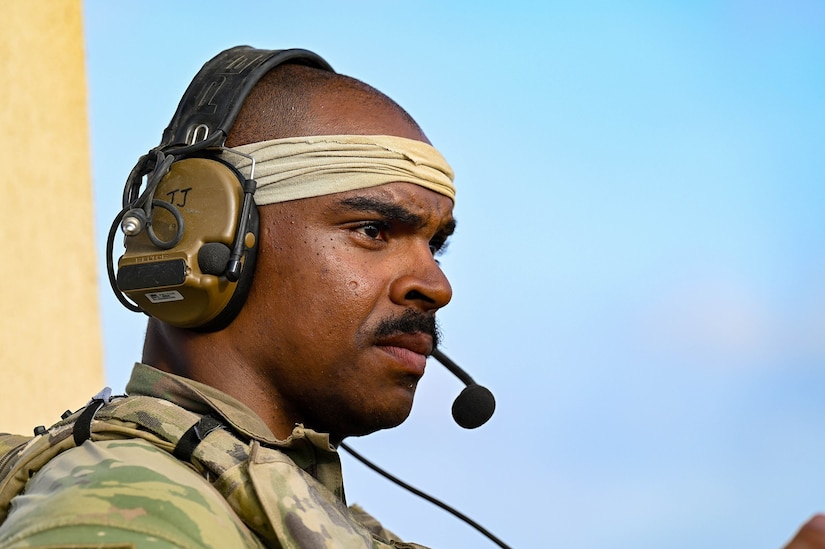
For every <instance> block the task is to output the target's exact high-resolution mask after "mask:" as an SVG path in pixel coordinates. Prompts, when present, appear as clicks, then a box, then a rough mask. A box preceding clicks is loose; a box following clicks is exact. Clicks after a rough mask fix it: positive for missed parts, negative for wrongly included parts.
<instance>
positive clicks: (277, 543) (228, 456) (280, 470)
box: [0, 364, 421, 549]
mask: <svg viewBox="0 0 825 549" xmlns="http://www.w3.org/2000/svg"><path fill="white" fill-rule="evenodd" d="M126 391H127V393H128V394H129V396H128V397H118V398H114V399H111V401H109V402H108V403H105V404H104V403H103V401H93V402H99V403H100V405H101V407H100V408H99V410H97V412H95V413H94V416H93V419H90V418H91V414H89V413H87V414H86V416H85V417H86V419H85V420H84V419H83V417H84V416H83V410H80V411H78V412H76V413H75V414H73V415H71V416H69V417H67V418H65V419H64V420H63V421H60V422H58V423H56V424H55V425H54V426H52V427H51V428H50V429H49V430H48V431H47V432H46V433H44V434H41V435H39V436H36V437H34V438H33V439H31V440H29V439H28V438H27V437H13V436H8V437H7V438H5V439H4V440H5V443H6V446H7V448H6V450H7V453H6V457H5V459H3V460H2V461H0V475H2V478H0V520H3V519H5V520H4V521H3V523H2V525H0V548H7V547H8V548H12V547H14V548H17V547H43V548H58V547H106V548H118V549H119V548H124V549H125V548H134V547H141V548H142V547H152V548H170V547H180V548H206V547H214V548H222V549H225V548H236V547H237V548H246V547H281V548H318V549H329V548H333V547H335V548H390V547H395V548H399V549H400V548H419V547H421V546H419V545H415V544H407V543H402V542H399V541H394V540H396V539H397V538H396V537H395V536H394V535H393V534H392V533H391V532H389V531H387V530H385V529H383V528H382V527H381V525H380V524H378V522H377V521H375V520H374V519H372V517H370V516H369V515H367V514H366V513H364V512H363V511H361V510H360V509H359V508H347V506H346V503H345V500H344V490H343V480H342V476H341V465H340V460H339V457H338V454H337V452H336V450H335V448H334V447H333V446H332V445H331V444H330V442H329V438H328V436H327V435H324V434H320V433H317V432H315V431H312V430H310V429H305V428H303V427H302V426H296V428H295V430H294V431H293V433H292V435H291V436H290V437H289V438H288V439H287V440H278V439H277V438H276V437H275V436H274V435H273V434H272V432H271V431H270V430H269V428H268V427H267V426H266V425H265V424H264V422H263V420H261V419H260V418H259V417H258V416H257V415H256V414H255V413H253V412H252V411H251V410H250V409H249V408H248V407H246V406H245V405H244V404H242V403H240V402H239V401H237V400H235V399H233V398H232V397H230V396H228V395H226V394H224V393H221V392H220V391H217V390H216V389H214V388H212V387H209V386H207V385H203V384H201V383H197V382H194V381H191V380H188V379H185V378H181V377H178V376H174V375H170V374H166V373H164V372H161V371H159V370H156V369H154V368H152V367H150V366H146V365H143V364H138V365H136V366H135V370H134V371H133V373H132V378H131V380H130V381H129V384H128V385H127V387H126ZM105 400H109V399H108V398H107V399H105ZM206 420H208V421H206ZM84 421H88V423H89V425H88V427H87V428H88V437H82V439H85V442H82V440H81V442H82V443H81V444H80V445H77V443H76V441H77V438H76V437H77V435H76V432H77V431H78V429H77V426H78V425H80V424H81V423H83V422H84ZM193 437H194V441H195V442H194V443H192V440H193ZM184 439H187V440H188V442H187V444H182V442H183V440H184ZM10 442H11V443H12V444H11V445H13V443H19V445H18V446H17V447H16V448H15V449H14V450H13V451H10V450H9V449H8V447H9V446H10ZM35 473H36V474H35Z"/></svg>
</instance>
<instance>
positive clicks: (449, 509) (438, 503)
mask: <svg viewBox="0 0 825 549" xmlns="http://www.w3.org/2000/svg"><path fill="white" fill-rule="evenodd" d="M340 447H341V448H343V449H344V450H346V451H347V453H348V454H350V455H351V456H352V457H354V458H355V459H357V460H358V461H360V462H361V463H363V464H364V465H366V466H367V467H369V468H370V469H372V470H373V471H375V472H376V473H378V474H379V475H381V476H382V477H384V478H386V479H387V480H390V481H392V482H394V483H396V484H397V485H399V486H400V487H402V488H404V489H405V490H409V491H410V492H412V493H413V494H415V495H416V496H418V497H421V498H424V499H425V500H427V501H429V502H430V503H432V504H433V505H436V506H438V507H441V508H442V509H444V510H445V511H447V512H448V513H450V514H452V515H453V516H455V517H456V518H459V519H461V520H463V521H464V522H466V523H467V524H469V525H470V526H472V527H473V528H475V529H476V530H478V531H479V532H481V533H482V534H484V535H485V536H487V538H488V539H489V540H490V541H492V542H493V543H495V544H496V545H498V546H499V547H501V548H503V549H510V546H509V545H507V544H506V543H504V542H503V541H501V540H500V539H498V538H497V537H496V536H494V535H493V534H492V532H490V531H489V530H487V529H486V528H484V527H483V526H482V525H480V524H479V523H477V522H476V521H474V520H473V519H471V518H470V517H468V516H467V515H465V514H464V513H462V512H461V511H458V510H456V509H454V508H452V507H450V506H449V505H447V504H446V503H444V502H442V501H439V500H437V499H436V498H434V497H432V496H430V495H428V494H425V493H424V492H422V491H421V490H419V489H418V488H415V487H413V486H410V485H409V484H407V483H406V482H404V481H403V480H401V479H400V478H398V477H394V476H393V475H391V474H389V473H388V472H386V471H385V470H383V469H381V468H380V467H379V466H377V465H375V464H374V463H372V462H371V461H369V460H368V459H367V458H365V457H364V456H362V455H361V454H359V453H358V452H356V451H355V450H353V449H352V448H350V447H349V446H347V445H346V444H344V443H343V442H342V443H341V445H340Z"/></svg>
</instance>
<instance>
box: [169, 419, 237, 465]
mask: <svg viewBox="0 0 825 549" xmlns="http://www.w3.org/2000/svg"><path fill="white" fill-rule="evenodd" d="M223 426H224V425H223V423H222V422H221V421H220V420H218V419H215V418H214V417H212V416H203V417H202V418H201V419H200V421H198V422H197V423H196V424H194V425H192V426H191V427H190V428H189V429H187V430H186V432H185V433H183V435H182V436H181V437H180V440H179V441H178V443H177V444H176V445H175V449H174V450H172V455H173V456H175V457H176V458H178V459H179V460H181V461H185V462H187V463H188V462H190V461H192V454H194V453H195V449H196V448H197V447H198V445H199V444H200V443H201V442H203V439H204V438H206V435H208V434H209V433H211V432H212V431H214V430H215V429H221V428H223Z"/></svg>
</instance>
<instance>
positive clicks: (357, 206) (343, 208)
mask: <svg viewBox="0 0 825 549" xmlns="http://www.w3.org/2000/svg"><path fill="white" fill-rule="evenodd" d="M318 198H319V199H323V200H320V201H319V203H318V208H319V210H320V211H321V212H323V213H329V214H336V213H342V212H348V211H349V212H355V213H357V212H363V213H370V212H372V213H375V214H380V215H382V216H384V217H390V218H393V219H397V220H399V221H402V222H405V223H407V224H409V225H414V226H418V225H421V226H423V225H429V224H435V225H437V226H439V227H441V226H443V225H448V224H453V223H454V221H453V201H452V200H451V199H450V198H449V197H447V196H444V195H442V194H440V193H437V192H435V191H432V190H430V189H427V188H425V187H422V186H420V185H415V184H413V183H402V182H398V183H387V184H384V185H378V186H375V187H368V188H365V189H357V190H353V191H346V192H341V193H335V194H330V195H326V196H323V197H318ZM310 200H311V199H310Z"/></svg>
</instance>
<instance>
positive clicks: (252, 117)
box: [226, 64, 429, 147]
mask: <svg viewBox="0 0 825 549" xmlns="http://www.w3.org/2000/svg"><path fill="white" fill-rule="evenodd" d="M387 121H392V123H390V124H387V123H386V122H387ZM399 126H407V129H406V130H404V131H400V132H399V131H398V127H399ZM391 128H393V129H392V130H391ZM402 133H403V134H404V135H399V134H402ZM335 134H354V135H398V137H407V138H409V139H416V140H418V141H424V142H427V143H429V141H428V140H427V138H426V136H425V135H424V133H423V132H422V131H421V128H420V127H419V126H418V124H417V123H416V122H415V120H413V118H412V117H411V116H410V115H409V114H408V113H407V112H406V111H405V110H404V109H403V108H401V106H399V105H398V104H397V103H396V102H395V101H393V100H392V99H390V98H389V97H387V96H386V95H384V94H383V93H381V92H380V91H378V90H376V89H375V88H373V87H372V86H370V85H368V84H365V83H364V82H361V81H360V80H357V79H355V78H352V77H349V76H345V75H342V74H337V73H333V72H330V71H325V70H321V69H316V68H314V67H307V66H304V65H296V64H284V65H279V66H277V67H275V68H274V69H272V70H271V71H269V72H268V73H267V74H266V75H264V76H263V77H262V78H261V79H260V80H259V81H258V83H257V84H256V85H255V87H254V88H253V89H252V91H251V93H250V94H249V97H247V99H246V101H244V104H243V107H242V108H241V111H240V113H239V115H238V118H237V119H236V120H235V124H234V125H233V127H232V130H231V131H230V132H229V136H228V137H227V140H226V145H227V146H228V147H237V146H239V145H245V144H248V143H255V142H258V141H266V140H270V139H281V138H284V137H298V136H307V135H335Z"/></svg>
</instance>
